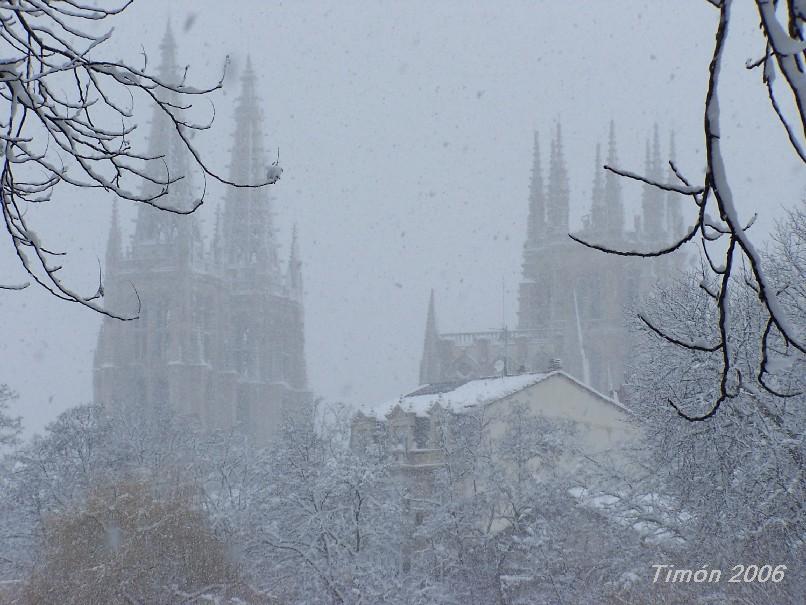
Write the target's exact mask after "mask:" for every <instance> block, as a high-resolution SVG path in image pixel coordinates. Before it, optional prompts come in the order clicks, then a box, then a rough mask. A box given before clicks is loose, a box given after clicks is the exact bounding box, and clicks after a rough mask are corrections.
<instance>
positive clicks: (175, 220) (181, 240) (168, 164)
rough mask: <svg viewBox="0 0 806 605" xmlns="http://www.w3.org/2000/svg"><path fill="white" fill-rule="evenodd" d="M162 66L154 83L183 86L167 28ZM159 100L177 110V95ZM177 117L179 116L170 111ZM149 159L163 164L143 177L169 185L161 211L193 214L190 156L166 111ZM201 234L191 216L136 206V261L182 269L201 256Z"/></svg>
mask: <svg viewBox="0 0 806 605" xmlns="http://www.w3.org/2000/svg"><path fill="white" fill-rule="evenodd" d="M160 50H161V60H160V66H159V69H158V70H157V77H158V78H159V79H160V81H162V82H163V83H165V84H178V83H179V82H180V81H181V77H180V73H179V68H178V66H177V62H176V40H175V39H174V35H173V31H172V30H171V27H170V24H169V25H168V28H167V30H166V32H165V36H164V38H163V41H162V43H161V44H160ZM156 94H157V95H158V96H159V97H160V99H161V100H164V101H167V102H168V103H170V104H172V105H179V104H180V103H179V100H178V96H177V94H176V93H175V92H173V91H170V90H167V89H164V88H163V89H158V90H157V91H156ZM173 111H174V112H176V113H178V112H179V111H180V110H178V109H174V110H173ZM148 155H149V156H150V157H157V158H162V159H163V160H164V161H163V162H161V161H151V162H149V163H148V166H147V168H146V176H147V177H150V178H153V179H156V180H158V181H163V182H164V181H165V180H167V179H170V180H171V181H173V182H171V183H169V185H168V193H167V195H164V196H162V197H159V198H158V199H157V200H155V203H157V204H159V205H160V206H162V207H167V208H174V209H178V210H187V209H189V208H192V207H193V205H194V203H195V200H194V199H193V194H192V186H191V182H190V181H191V179H190V170H189V162H188V151H187V149H185V147H184V144H183V143H182V141H181V139H180V138H179V135H178V134H177V133H176V128H175V126H174V124H173V123H172V121H171V120H170V118H169V117H168V116H167V115H166V114H165V111H164V110H163V109H161V108H159V107H155V108H154V114H153V116H152V119H151V129H150V133H149V139H148ZM163 188H164V186H163V185H159V184H157V183H153V182H148V181H146V182H145V183H144V184H143V188H142V192H141V193H142V194H144V195H156V194H158V193H160V191H161V190H162V189H163ZM201 245H202V244H201V232H200V229H199V226H198V220H197V218H196V217H195V216H193V215H190V216H187V215H179V214H175V213H171V212H167V211H162V210H159V209H158V208H154V207H153V206H151V205H149V204H145V203H141V204H139V205H138V209H137V219H136V222H135V229H134V235H133V241H132V252H133V255H134V256H135V257H139V256H147V257H148V258H151V259H154V258H161V259H162V260H163V261H165V262H166V263H175V262H177V261H178V262H180V263H184V262H187V261H189V259H191V258H193V257H194V256H198V255H199V254H200V252H201Z"/></svg>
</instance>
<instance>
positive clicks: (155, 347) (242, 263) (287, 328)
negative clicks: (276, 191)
mask: <svg viewBox="0 0 806 605" xmlns="http://www.w3.org/2000/svg"><path fill="white" fill-rule="evenodd" d="M161 50H162V63H161V65H160V71H159V76H160V78H161V79H162V81H165V82H178V81H180V77H181V72H180V70H179V68H178V65H177V63H176V59H175V53H176V45H175V42H174V39H173V36H172V34H171V32H170V31H169V32H168V33H167V34H166V37H165V39H164V41H163V43H162V46H161ZM166 94H167V95H168V98H166V99H165V100H167V101H168V102H171V101H172V99H171V98H170V94H169V93H166ZM174 105H175V104H174ZM263 141H264V137H263V124H262V115H261V108H260V102H259V100H258V98H257V94H256V80H255V73H254V71H253V70H252V67H251V65H250V64H248V65H247V66H246V69H245V70H244V72H243V75H242V78H241V92H240V96H239V98H238V100H237V103H236V124H235V133H234V136H233V142H232V150H231V156H230V164H229V180H231V181H233V182H237V183H254V182H261V181H263V180H265V178H266V177H265V175H266V169H267V167H268V166H269V164H270V162H269V161H268V160H267V156H266V153H265V151H264V147H263ZM149 154H150V155H151V156H152V157H159V156H161V157H163V158H164V159H165V166H164V167H163V170H164V168H167V169H168V174H169V175H171V177H173V175H183V178H182V179H180V180H177V181H176V182H175V183H172V184H171V185H170V188H169V194H168V195H167V196H166V197H164V198H160V199H159V202H160V204H161V205H165V206H169V207H172V208H177V209H188V208H192V207H193V205H194V200H193V195H194V193H193V190H192V187H191V183H190V182H189V175H190V170H189V168H190V166H189V165H188V157H187V151H186V149H184V147H183V146H182V144H181V141H180V140H179V137H178V136H177V135H176V134H174V128H173V125H172V124H170V122H169V120H168V118H167V117H166V116H164V115H163V114H162V113H161V112H160V111H159V110H156V109H155V113H154V117H153V119H152V122H151V131H150V140H149ZM152 176H158V177H160V178H163V179H164V178H165V175H164V174H162V175H152ZM155 188H156V189H155ZM154 191H156V192H158V191H159V187H158V186H157V185H154V184H153V183H148V182H147V183H146V185H145V189H144V191H143V193H144V194H149V193H153V192H154ZM271 203H272V200H271V196H270V193H269V190H268V189H267V188H265V187H263V188H257V189H256V188H235V187H229V188H228V189H227V192H226V194H225V196H224V199H223V200H222V202H221V203H220V204H219V206H218V207H217V209H216V210H217V212H216V218H215V230H214V233H213V234H212V238H211V241H209V242H208V241H206V238H204V237H203V234H202V229H201V224H200V219H199V217H198V216H197V213H194V214H189V215H178V214H174V213H169V212H164V211H160V210H158V209H156V208H154V207H152V206H149V205H147V204H140V205H139V206H138V210H137V216H136V219H135V227H134V232H133V234H132V235H131V240H130V242H129V245H128V246H126V247H125V249H124V242H123V234H122V232H121V228H120V225H119V218H118V212H117V207H115V208H114V209H113V213H112V225H111V228H110V233H109V240H108V244H107V252H106V263H105V279H104V289H105V301H106V304H107V308H109V309H112V310H114V311H115V312H118V313H130V314H137V316H138V317H137V319H135V320H132V321H119V320H116V319H112V318H108V317H107V318H105V319H104V322H103V325H102V326H101V331H100V334H99V336H98V344H97V348H96V351H95V362H94V397H95V401H96V403H99V404H104V405H106V406H108V408H109V409H110V410H111V411H112V412H113V413H114V411H115V410H119V409H121V407H123V406H136V409H137V410H138V411H140V410H142V413H143V414H149V413H156V412H157V411H158V410H159V409H161V408H162V409H169V410H171V411H173V412H174V413H176V414H179V415H181V416H185V417H189V418H194V419H195V420H196V421H197V422H198V423H199V424H200V426H202V427H203V428H205V429H208V430H212V429H231V428H239V429H240V430H243V431H244V432H246V433H247V434H249V435H251V436H252V437H253V438H254V439H255V440H256V441H257V442H261V443H265V442H268V441H269V440H270V439H271V438H272V435H273V433H274V432H275V431H276V430H277V428H278V427H279V425H280V422H281V420H282V417H283V415H284V414H285V413H287V412H293V411H294V410H295V409H298V408H299V407H300V406H304V405H306V404H307V403H308V402H310V400H311V394H310V392H309V391H308V387H307V378H306V367H305V350H304V334H303V301H302V273H301V262H300V257H299V251H298V247H297V246H298V242H297V238H296V232H295V233H294V235H293V238H292V242H291V246H290V253H289V257H288V259H287V261H286V262H285V263H284V262H282V261H281V258H280V256H279V252H278V242H277V237H276V233H275V228H274V224H273V221H274V216H273V213H272V209H271ZM138 299H139V301H140V304H138ZM138 307H139V312H138Z"/></svg>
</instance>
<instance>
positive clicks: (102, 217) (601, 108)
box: [0, 0, 804, 430]
mask: <svg viewBox="0 0 806 605" xmlns="http://www.w3.org/2000/svg"><path fill="white" fill-rule="evenodd" d="M222 7H223V8H222ZM717 15H718V13H717V11H716V10H715V9H713V7H711V6H710V5H709V4H708V3H707V2H706V1H705V0H651V1H647V0H644V1H639V0H607V1H604V0H591V1H588V2H570V1H568V2H556V1H542V2H540V1H529V2H507V1H503V2H502V1H501V0H498V1H495V2H492V1H490V2H470V1H468V0H461V1H455V2H448V1H434V0H429V1H425V2H414V1H407V2H369V1H365V2H347V1H345V0H339V1H338V2H321V1H317V2H301V1H295V2H287V3H281V2H270V1H267V0H239V1H238V2H234V3H222V2H220V0H171V1H170V2H169V1H166V0H137V1H136V2H135V4H134V5H133V7H132V8H130V9H129V10H127V11H126V12H125V14H124V15H123V16H122V17H121V18H119V19H118V20H117V21H116V23H115V26H116V31H115V35H114V37H113V39H112V41H111V42H110V43H109V44H107V45H106V47H104V50H103V52H104V53H105V55H106V56H107V57H109V58H120V57H124V58H128V59H132V60H136V58H137V54H138V53H139V52H140V47H141V45H142V47H143V48H144V49H145V50H146V51H147V52H148V54H149V56H150V60H151V61H152V64H153V63H154V62H157V60H158V45H159V41H160V39H161V38H162V36H163V34H164V31H165V27H166V22H167V21H168V20H170V21H171V22H172V23H173V26H174V30H175V33H176V37H177V41H178V44H179V59H180V62H182V63H188V64H190V66H191V69H190V74H189V79H190V80H191V81H193V82H202V83H207V82H210V81H214V80H215V79H216V78H217V75H218V73H219V70H220V68H221V66H222V64H223V58H224V55H225V54H230V55H231V56H232V59H233V70H232V73H233V75H237V72H238V71H239V70H240V68H241V67H242V66H243V63H244V60H245V57H246V55H247V53H249V54H251V57H252V59H253V62H254V65H255V68H256V71H257V73H258V75H259V78H260V82H259V85H260V91H261V93H262V97H263V101H264V107H265V115H266V118H267V124H266V132H267V139H268V140H267V145H268V147H269V148H271V149H274V148H276V147H279V148H280V150H281V159H282V165H283V167H284V169H285V172H284V174H283V179H282V181H281V182H280V183H279V184H278V185H277V186H275V188H274V194H275V196H276V202H275V204H276V205H275V208H276V211H277V218H278V221H279V227H280V233H279V237H280V241H281V243H282V246H283V252H284V253H285V252H286V251H287V248H288V240H289V237H290V229H291V225H292V224H293V223H297V225H298V228H299V233H300V238H301V246H302V255H303V260H304V279H305V286H306V287H305V305H306V346H307V352H308V367H309V376H310V381H311V387H312V388H313V390H314V391H315V392H316V393H318V394H320V395H322V396H324V397H325V398H326V399H328V400H345V401H349V402H354V403H365V402H371V401H375V400H378V399H385V398H388V397H390V396H394V395H396V394H399V393H401V392H403V391H406V390H409V389H411V388H413V387H414V386H416V382H417V372H418V364H419V357H420V349H421V345H422V336H423V329H424V321H425V310H426V304H427V300H428V293H429V290H430V289H431V288H432V287H433V288H435V289H436V294H437V312H438V321H439V325H440V328H441V329H443V330H450V331H453V330H457V331H458V330H481V329H492V328H498V327H500V326H501V323H502V317H503V318H505V320H506V321H507V322H508V323H509V324H510V325H514V323H515V310H516V302H517V301H516V295H517V284H518V281H519V273H520V254H521V248H522V245H523V240H524V237H525V231H526V229H525V217H526V210H527V189H528V184H529V170H530V165H531V161H532V160H531V155H532V150H531V146H532V132H533V130H534V129H537V130H539V131H540V132H541V134H542V140H543V141H544V143H545V146H544V149H543V151H544V165H546V164H547V157H546V155H547V153H546V152H547V144H548V140H549V137H550V133H551V131H552V129H553V128H554V127H555V124H556V122H557V121H558V120H560V121H561V122H562V126H563V133H564V136H565V145H566V156H567V158H568V162H569V172H570V175H571V179H572V183H571V195H572V206H573V209H572V215H573V216H574V217H577V218H578V217H579V216H580V215H581V214H582V213H584V212H586V211H587V208H588V205H589V192H590V185H591V182H592V180H593V170H594V148H595V145H596V143H597V142H600V141H602V142H603V141H605V137H606V135H607V128H608V122H609V121H610V120H611V119H613V120H615V123H616V132H617V136H618V145H619V156H620V163H621V165H622V166H623V167H625V168H629V169H636V170H640V169H641V168H642V167H643V166H642V164H643V157H644V142H645V138H646V137H647V136H648V135H650V133H651V129H652V125H653V123H654V122H658V124H659V126H660V128H661V133H662V136H663V138H664V150H665V148H666V145H667V142H666V141H667V140H668V132H669V130H670V129H674V130H675V132H676V136H677V144H678V158H679V163H680V164H681V166H682V168H683V169H684V171H685V172H686V173H688V174H689V175H691V176H692V178H694V179H695V180H696V179H697V178H698V177H699V175H701V173H702V163H703V154H702V142H703V141H702V105H703V99H704V94H705V84H706V81H707V66H708V61H709V60H710V54H711V51H712V42H713V34H714V31H715V28H716V19H717ZM756 21H757V18H756V16H755V14H754V12H753V10H752V3H750V2H747V3H737V6H736V7H735V9H734V24H733V27H734V29H733V30H732V32H731V34H730V37H729V47H728V51H729V69H727V70H726V74H725V86H724V89H723V90H722V93H721V94H722V97H721V100H722V108H723V116H724V119H725V120H726V123H730V127H729V128H728V127H727V126H726V127H725V132H724V136H725V140H726V142H727V149H728V168H729V170H730V172H731V175H732V177H733V179H734V183H735V185H736V193H737V195H738V198H739V207H740V209H742V211H743V212H745V214H747V215H748V216H749V215H750V214H751V212H752V210H754V209H757V210H758V211H759V212H760V214H761V216H760V222H759V224H758V225H757V227H754V229H757V234H756V237H760V236H762V235H763V234H764V232H765V231H766V230H768V229H769V228H770V226H771V225H772V224H773V220H774V218H775V217H776V216H779V215H780V211H781V207H785V206H787V205H791V204H792V203H793V201H795V200H797V199H799V198H800V197H801V196H802V191H803V186H804V178H803V176H804V175H803V171H802V168H801V166H800V165H799V164H798V163H797V162H795V161H794V160H793V159H792V154H791V153H790V152H789V150H788V148H787V146H786V140H785V137H784V135H783V133H782V131H781V129H780V128H778V127H777V125H776V124H775V123H774V118H773V115H772V113H771V110H770V108H769V106H768V103H767V101H766V96H765V91H764V88H763V86H762V84H761V82H760V73H759V72H758V70H755V71H747V70H746V69H745V68H744V64H745V62H746V61H747V60H748V59H755V58H757V57H758V56H759V54H760V53H761V52H762V50H763V47H762V45H761V41H760V39H759V36H758V32H757V27H756ZM237 81H238V80H237V78H231V82H232V84H233V85H235V88H230V89H229V90H227V91H226V92H225V93H224V94H220V95H218V96H217V97H216V98H215V104H216V110H217V123H216V126H215V128H214V130H213V131H211V132H208V133H205V134H203V135H200V136H197V137H196V142H197V143H198V144H199V146H200V147H201V148H202V150H203V151H204V153H205V156H206V158H208V160H209V161H210V163H211V164H213V165H214V166H216V167H218V168H219V169H221V170H222V171H226V167H227V164H228V158H229V149H230V147H231V145H232V141H231V136H230V135H231V132H232V124H233V122H232V101H233V100H234V98H235V96H237ZM149 118H150V113H146V114H144V115H143V116H142V119H141V123H142V125H143V126H145V125H146V122H147V121H148V119H149ZM625 193H626V195H627V196H631V197H632V198H633V199H635V198H637V196H639V195H640V187H636V186H626V185H625ZM211 194H212V195H211V199H215V198H216V197H220V194H221V190H220V189H219V188H212V189H211ZM212 206H213V204H212V203H211V204H210V206H209V207H208V206H205V207H203V208H202V209H201V210H200V211H199V212H200V213H201V216H202V217H203V218H204V219H205V220H207V221H208V222H209V220H210V217H211V211H212ZM109 208H110V199H109V198H106V197H102V196H99V197H97V198H87V196H85V195H83V194H81V193H77V192H75V191H69V190H66V189H64V190H58V191H57V194H56V196H55V199H54V201H53V203H52V204H51V205H50V206H49V207H48V208H47V209H43V210H40V212H38V213H37V214H36V215H35V219H36V221H37V222H36V226H37V228H38V229H39V230H40V231H41V232H42V234H43V236H47V237H48V238H50V239H49V242H50V247H51V248H53V247H61V248H63V249H66V250H68V251H69V252H70V253H71V256H70V257H69V258H70V261H69V266H68V268H67V269H66V271H68V272H69V274H70V275H73V276H75V279H76V280H77V281H78V282H80V283H86V284H87V289H88V290H89V289H91V288H92V283H93V279H95V275H96V271H97V263H96V260H95V259H96V256H98V257H101V258H102V257H103V250H104V246H105V242H106V235H107V230H108V224H109ZM133 213H134V208H132V207H128V208H124V209H123V215H124V217H125V218H126V219H127V220H125V221H124V228H125V229H127V231H128V230H130V229H131V223H130V221H129V220H128V218H130V217H132V216H133ZM21 277H22V276H21V272H20V270H19V269H18V268H17V266H16V265H15V262H14V258H13V257H12V255H11V252H10V245H9V244H8V243H6V242H5V241H3V242H2V245H0V280H2V281H5V282H14V281H19V279H20V278H21ZM502 281H503V283H504V285H505V292H504V296H503V301H504V302H503V304H504V307H503V308H502V286H501V284H502ZM0 312H2V314H3V318H4V328H5V329H4V330H3V337H2V344H0V360H2V371H1V372H0V382H8V383H9V384H10V385H11V386H12V387H13V388H15V389H16V390H17V391H19V393H20V395H21V398H20V402H19V405H18V406H17V409H18V411H19V412H20V413H22V414H23V415H24V416H25V421H26V424H27V426H28V428H29V429H30V430H39V429H40V428H41V427H42V426H43V425H44V424H45V423H46V422H48V421H50V420H51V419H53V417H54V416H55V415H56V414H57V413H58V412H60V411H62V410H63V409H65V408H67V407H70V406H72V405H75V404H78V403H83V402H86V401H89V400H90V398H91V393H92V351H93V348H94V346H95V339H96V336H97V331H98V327H99V325H100V318H99V317H98V316H97V315H95V314H93V313H92V312H90V311H88V310H86V309H83V308H79V307H78V306H77V305H71V304H68V303H64V302H61V301H57V300H56V299H54V298H52V297H50V296H48V295H46V294H45V293H43V292H42V291H41V290H39V289H37V288H34V287H31V288H29V289H28V290H27V291H24V292H20V293H8V292H1V291H0Z"/></svg>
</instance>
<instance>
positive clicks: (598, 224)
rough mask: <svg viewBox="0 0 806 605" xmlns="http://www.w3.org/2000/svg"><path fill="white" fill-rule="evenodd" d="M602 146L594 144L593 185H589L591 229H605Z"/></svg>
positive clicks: (605, 211)
mask: <svg viewBox="0 0 806 605" xmlns="http://www.w3.org/2000/svg"><path fill="white" fill-rule="evenodd" d="M602 171H603V169H602V146H601V145H600V144H599V143H597V144H596V165H595V166H594V172H593V185H592V187H591V212H590V228H591V229H593V230H601V229H605V227H606V224H607V210H606V208H605V199H604V195H605V188H604V177H603V175H602Z"/></svg>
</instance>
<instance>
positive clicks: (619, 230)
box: [604, 120, 624, 237]
mask: <svg viewBox="0 0 806 605" xmlns="http://www.w3.org/2000/svg"><path fill="white" fill-rule="evenodd" d="M607 164H608V165H609V166H618V153H617V151H616V127H615V124H614V123H613V121H612V120H611V121H610V136H609V140H608V144H607ZM604 180H605V184H604V205H605V210H606V212H607V234H608V235H609V236H611V237H620V236H621V235H622V234H623V233H624V203H623V202H622V200H621V178H620V177H619V176H617V175H616V174H614V173H612V172H610V171H609V170H608V171H607V174H605V179H604Z"/></svg>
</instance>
